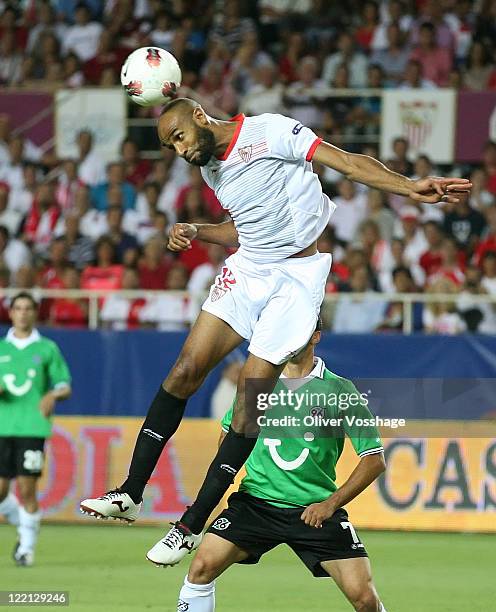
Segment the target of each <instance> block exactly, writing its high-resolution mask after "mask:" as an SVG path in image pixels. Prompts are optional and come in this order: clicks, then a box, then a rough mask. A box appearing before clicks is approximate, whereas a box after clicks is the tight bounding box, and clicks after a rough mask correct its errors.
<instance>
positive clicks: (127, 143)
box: [121, 138, 152, 189]
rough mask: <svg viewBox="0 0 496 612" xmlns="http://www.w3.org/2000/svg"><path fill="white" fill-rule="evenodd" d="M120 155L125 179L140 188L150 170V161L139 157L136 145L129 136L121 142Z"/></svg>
mask: <svg viewBox="0 0 496 612" xmlns="http://www.w3.org/2000/svg"><path fill="white" fill-rule="evenodd" d="M121 155H122V161H123V163H124V174H125V179H126V181H127V182H128V183H131V185H134V187H135V188H136V189H141V187H142V186H143V184H144V182H145V181H146V179H147V178H148V176H149V175H150V173H151V171H152V165H151V163H150V161H149V160H147V159H141V157H140V152H139V148H138V145H137V144H136V143H135V142H134V140H131V139H130V138H126V140H124V142H123V143H122V145H121Z"/></svg>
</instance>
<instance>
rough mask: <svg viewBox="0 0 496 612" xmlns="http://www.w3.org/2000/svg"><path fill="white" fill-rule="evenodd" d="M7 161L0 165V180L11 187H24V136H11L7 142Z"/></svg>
mask: <svg viewBox="0 0 496 612" xmlns="http://www.w3.org/2000/svg"><path fill="white" fill-rule="evenodd" d="M8 156H9V159H8V161H7V162H5V163H4V164H2V165H1V166H0V180H1V181H4V182H5V183H7V184H8V185H9V187H10V188H11V189H23V188H24V166H23V162H24V138H23V137H22V136H11V137H10V139H9V143H8Z"/></svg>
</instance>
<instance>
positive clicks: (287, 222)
mask: <svg viewBox="0 0 496 612" xmlns="http://www.w3.org/2000/svg"><path fill="white" fill-rule="evenodd" d="M231 121H236V122H237V124H238V125H237V128H236V132H235V133H234V136H233V139H232V141H231V143H230V145H229V146H228V148H227V150H226V152H225V153H224V155H223V156H222V157H221V158H212V159H211V160H210V161H209V162H208V164H206V165H205V166H203V167H202V175H203V178H204V179H205V181H206V183H207V184H208V185H209V186H210V187H211V188H212V189H213V190H214V191H215V195H216V196H217V198H218V200H219V202H220V203H221V205H222V207H223V208H224V209H226V210H228V211H229V213H230V215H231V217H232V220H233V221H234V225H235V227H236V230H237V231H238V234H239V244H240V249H239V251H240V253H241V254H242V255H243V256H244V257H246V258H247V259H249V260H251V261H253V262H255V263H269V262H276V261H280V260H282V259H285V258H287V257H289V256H290V255H294V254H295V253H298V252H299V251H301V250H302V249H304V248H306V247H307V246H308V245H310V244H311V243H312V242H314V241H315V240H317V238H318V237H319V236H320V235H321V234H322V232H323V231H324V229H325V228H326V226H327V223H328V221H329V217H330V215H331V214H332V212H333V211H334V210H335V208H336V206H335V204H334V203H333V202H331V200H330V199H329V198H328V197H327V196H326V195H325V194H323V193H322V187H321V185H320V181H319V179H318V177H317V175H316V174H314V172H313V170H312V163H311V160H312V156H313V154H314V152H315V149H316V148H317V146H318V145H319V144H320V142H321V140H322V139H321V138H317V136H316V135H315V134H314V132H312V130H310V129H308V128H307V127H304V126H303V125H302V124H301V123H298V122H297V121H295V120H294V119H289V118H288V117H284V116H283V115H273V114H269V113H266V114H263V115H258V116H256V117H245V116H244V115H237V116H236V117H234V118H233V119H232V120H231Z"/></svg>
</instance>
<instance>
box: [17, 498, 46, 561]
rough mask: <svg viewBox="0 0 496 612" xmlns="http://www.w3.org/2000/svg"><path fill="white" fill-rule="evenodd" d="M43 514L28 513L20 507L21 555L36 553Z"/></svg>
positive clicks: (19, 552) (18, 529)
mask: <svg viewBox="0 0 496 612" xmlns="http://www.w3.org/2000/svg"><path fill="white" fill-rule="evenodd" d="M40 521H41V512H40V511H39V510H38V512H32V513H31V512H27V511H26V510H25V509H24V508H23V507H22V506H20V507H19V527H18V528H17V531H18V533H19V540H20V541H19V551H18V554H19V555H24V554H26V553H32V552H34V547H35V545H36V540H37V539H38V531H39V530H40Z"/></svg>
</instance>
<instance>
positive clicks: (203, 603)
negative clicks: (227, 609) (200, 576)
mask: <svg viewBox="0 0 496 612" xmlns="http://www.w3.org/2000/svg"><path fill="white" fill-rule="evenodd" d="M214 610H215V582H210V583H209V584H193V583H191V582H189V580H188V577H186V578H185V579H184V585H183V588H182V589H181V592H180V593H179V601H178V602H177V612H186V611H187V612H214Z"/></svg>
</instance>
